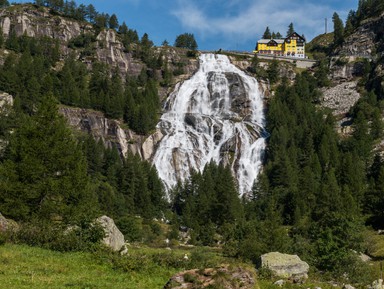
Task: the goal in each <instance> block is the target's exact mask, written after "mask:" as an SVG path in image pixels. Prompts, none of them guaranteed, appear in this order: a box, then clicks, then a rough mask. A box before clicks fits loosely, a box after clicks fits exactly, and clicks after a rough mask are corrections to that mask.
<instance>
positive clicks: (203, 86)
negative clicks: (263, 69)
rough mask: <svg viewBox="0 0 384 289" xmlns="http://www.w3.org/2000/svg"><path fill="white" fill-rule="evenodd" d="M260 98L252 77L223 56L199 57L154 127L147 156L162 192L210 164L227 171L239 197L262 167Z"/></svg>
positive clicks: (177, 87)
mask: <svg viewBox="0 0 384 289" xmlns="http://www.w3.org/2000/svg"><path fill="white" fill-rule="evenodd" d="M264 122H265V120H264V106H263V95H262V94H261V93H260V91H259V86H258V83H257V81H256V79H255V78H253V77H251V76H249V75H247V74H246V73H244V72H243V71H242V70H240V69H238V68H237V67H236V66H234V65H233V64H231V62H230V61H229V59H228V57H227V56H224V55H216V54H203V55H201V56H200V66H199V70H198V71H197V72H196V73H195V74H194V75H193V76H192V77H191V78H190V79H188V80H186V81H184V82H183V83H179V84H178V85H177V86H176V88H175V91H174V92H173V93H171V94H170V96H169V98H168V100H167V102H166V104H165V113H164V114H163V116H162V117H161V120H160V122H159V124H158V128H159V129H160V130H161V131H162V133H163V134H164V137H163V139H162V140H161V142H160V143H159V145H158V148H157V150H156V153H155V155H154V157H153V164H154V165H155V166H156V168H157V170H158V173H159V176H160V178H161V179H162V180H163V181H164V183H165V184H166V186H167V187H168V188H171V187H173V186H174V185H176V184H177V181H178V180H181V181H183V180H185V179H186V178H188V177H189V175H190V171H191V169H194V170H197V171H202V170H203V169H204V166H205V165H206V164H207V163H209V162H210V161H212V160H213V161H215V162H216V163H217V164H219V163H223V164H224V165H229V166H231V169H232V172H233V175H234V176H235V178H236V180H237V183H238V190H239V193H240V194H241V195H242V194H244V193H248V192H250V191H251V189H252V185H253V182H254V180H255V179H256V177H257V175H258V174H259V172H260V169H261V166H262V159H263V154H264V150H265V137H264V135H265V132H264Z"/></svg>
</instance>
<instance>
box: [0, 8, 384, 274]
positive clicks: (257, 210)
mask: <svg viewBox="0 0 384 289" xmlns="http://www.w3.org/2000/svg"><path fill="white" fill-rule="evenodd" d="M5 2H7V1H5ZM1 5H2V6H8V5H9V3H1ZM33 5H35V6H36V7H41V6H45V7H48V8H49V9H51V10H52V11H53V12H54V13H57V14H60V15H64V16H65V17H69V18H71V19H76V20H79V21H88V22H89V23H91V24H92V25H93V27H94V28H95V29H96V30H95V31H102V30H103V29H114V30H115V31H116V33H117V34H118V36H119V37H120V39H121V40H122V42H123V43H124V47H125V49H126V51H127V52H130V53H132V55H133V57H134V58H135V59H136V60H140V61H141V62H142V63H144V68H143V70H142V71H141V72H140V74H139V75H138V76H129V75H127V76H125V77H124V76H122V75H121V73H120V72H119V70H118V69H117V68H116V67H110V66H109V65H107V64H105V63H101V62H98V61H96V60H94V61H93V62H92V65H91V66H89V65H88V66H87V64H86V63H85V62H84V61H79V58H81V59H85V58H87V57H92V56H94V50H95V43H96V38H95V35H96V34H95V35H93V34H91V33H84V34H82V35H81V36H79V37H77V38H76V39H72V40H71V41H70V42H69V43H68V47H67V48H68V49H69V51H70V52H71V53H69V54H68V55H66V56H65V57H64V56H63V54H62V53H61V51H60V43H59V42H58V41H56V40H53V39H51V38H48V37H46V38H45V37H44V38H32V37H28V36H26V35H23V36H17V35H16V34H15V33H11V34H10V35H9V37H7V38H6V39H5V38H4V36H3V35H0V48H1V49H6V50H7V51H9V53H8V54H7V55H6V56H5V57H4V61H3V63H2V64H1V65H0V91H3V92H6V93H9V94H11V95H12V96H13V97H14V103H13V106H12V107H6V106H5V107H3V108H2V111H1V113H0V141H1V142H0V212H1V214H3V215H4V216H5V217H7V218H10V219H13V220H15V221H17V222H19V223H20V224H23V225H24V229H21V230H20V232H19V233H18V235H17V234H16V236H1V238H0V239H1V240H3V241H4V240H6V241H7V242H16V243H26V244H29V245H34V246H36V245H37V246H41V247H45V248H50V249H53V250H58V251H79V250H80V251H82V250H89V247H90V246H88V245H89V244H90V243H92V244H93V243H96V241H98V240H99V239H100V236H99V235H98V234H97V233H98V232H95V230H94V228H93V227H92V226H91V225H90V224H91V222H92V220H94V218H95V217H97V216H100V215H107V216H110V217H112V218H113V219H114V220H115V222H116V224H117V225H118V227H119V228H120V229H121V231H122V232H123V233H124V234H125V236H126V238H127V240H128V241H130V242H142V243H146V244H149V245H151V246H159V243H160V241H159V236H165V237H166V238H168V239H169V240H171V242H174V243H175V244H178V242H179V240H180V236H181V231H180V230H181V229H182V230H186V231H188V232H189V234H190V240H189V244H191V245H195V246H212V247H214V246H220V248H221V249H222V252H223V254H224V256H226V257H230V258H237V259H239V260H243V261H247V262H252V263H253V264H257V263H258V260H259V257H260V255H261V254H264V253H267V252H271V251H279V252H283V253H292V254H298V255H299V256H300V257H301V258H302V259H303V260H306V261H307V262H308V263H310V265H311V266H313V267H314V268H316V270H317V271H319V272H326V273H327V274H330V276H342V275H343V274H344V273H347V274H348V275H349V276H350V280H352V281H351V282H360V281H361V279H359V278H362V277H364V276H365V275H364V274H365V273H364V272H365V271H366V270H368V269H367V268H366V266H365V265H364V264H362V263H361V261H360V260H359V259H358V258H357V255H356V254H355V253H354V251H357V252H365V251H366V247H365V246H366V245H365V242H364V233H365V232H366V230H369V229H372V228H373V229H383V228H382V226H383V224H384V211H383V208H384V159H383V157H382V155H381V154H380V152H379V151H378V150H377V149H376V147H377V144H379V143H380V142H381V140H382V138H383V129H384V127H383V121H382V112H383V109H384V102H383V99H384V94H383V90H382V85H381V84H380V83H379V82H378V80H377V78H376V75H375V72H374V68H375V66H374V65H371V64H369V63H367V65H366V66H365V70H364V75H363V78H362V81H361V83H360V87H359V89H361V92H362V97H361V99H360V100H359V101H358V102H357V103H356V104H355V105H354V106H353V107H352V108H351V110H350V111H349V112H348V116H349V117H350V118H351V122H352V133H351V135H350V136H348V137H345V136H341V135H340V134H339V133H338V132H337V131H336V130H335V127H336V119H335V117H334V116H333V115H332V113H331V112H330V111H329V110H327V109H325V108H322V107H321V106H320V105H319V102H320V98H321V92H320V88H321V87H325V86H328V85H330V84H329V79H328V78H327V72H328V71H327V63H326V61H324V60H322V61H320V62H319V64H318V65H317V67H315V69H314V70H313V71H303V72H301V73H298V74H297V76H296V79H295V80H294V81H293V82H291V81H290V80H288V79H287V78H285V77H281V76H280V75H279V73H278V63H277V61H272V62H271V63H270V65H269V67H268V68H267V69H265V70H263V68H262V67H260V65H259V62H260V60H258V59H257V57H255V58H254V59H253V61H252V64H251V66H250V68H249V69H248V72H249V73H251V74H254V75H255V77H259V78H264V77H265V78H269V79H270V83H271V85H272V88H273V90H274V91H275V94H274V97H272V98H270V99H269V100H268V103H267V112H266V119H267V121H266V123H267V131H268V133H269V137H268V140H267V142H268V145H267V152H266V156H265V164H264V170H263V172H262V174H261V175H260V176H259V178H258V180H257V181H256V182H255V184H254V187H253V190H252V192H251V193H250V194H249V195H246V196H243V197H242V198H240V197H239V195H238V192H237V188H236V181H235V179H234V178H233V176H232V174H231V170H230V168H228V167H224V166H223V165H221V164H216V163H210V164H209V165H207V166H206V167H205V169H204V171H202V172H192V175H191V177H190V178H189V179H188V180H187V181H186V182H184V183H179V184H178V185H177V186H176V187H174V188H173V189H172V190H171V191H170V192H168V194H167V192H166V190H165V188H164V185H163V184H162V181H161V180H160V178H159V176H158V174H157V171H156V169H155V168H154V167H153V166H151V164H150V163H148V162H146V161H142V160H141V159H140V157H139V156H138V155H133V154H131V153H129V154H128V155H127V156H126V157H123V156H122V155H121V154H120V153H119V151H118V149H117V148H115V147H112V148H107V147H105V146H104V145H103V143H102V142H101V141H99V140H95V139H94V138H93V137H92V136H90V135H88V134H85V133H80V132H78V131H74V130H72V129H71V128H69V126H68V124H67V122H66V120H65V119H64V117H63V116H62V115H61V114H59V112H58V107H59V106H71V107H79V108H86V109H93V110H97V111H101V112H103V113H104V114H105V116H106V117H109V118H114V119H120V120H121V121H123V122H124V123H125V124H126V125H127V127H129V128H130V129H131V130H133V131H134V132H135V133H137V134H138V135H142V136H147V135H149V134H150V133H151V132H152V131H153V130H154V128H155V126H156V124H157V122H158V118H159V113H160V112H161V99H160V97H159V92H158V91H159V89H161V88H164V87H165V88H169V87H171V86H172V78H173V77H174V76H177V75H178V74H181V73H180V71H179V72H178V71H176V70H173V71H171V70H170V69H169V67H168V66H167V63H165V62H164V61H163V55H162V54H159V53H157V52H155V47H154V45H153V42H152V41H151V40H150V39H149V36H148V35H147V34H144V35H143V36H142V37H141V38H139V37H138V35H137V32H136V31H135V30H132V29H130V28H128V27H127V25H126V24H125V23H122V24H121V25H120V24H119V21H118V19H117V17H116V15H114V14H113V15H111V16H110V15H108V14H105V13H99V12H97V11H96V10H95V8H94V7H93V5H92V4H90V5H88V6H85V5H82V4H81V5H77V4H76V3H75V2H74V1H65V2H64V1H35V2H34V3H33ZM383 11H384V7H383V1H381V0H379V1H375V0H366V1H364V0H361V1H359V7H358V9H357V11H356V12H355V11H351V12H350V14H349V16H348V19H347V21H346V24H345V26H344V24H343V23H341V24H342V26H343V27H342V28H343V31H342V34H339V36H337V35H338V34H337V33H338V32H337V29H336V28H337V25H339V24H340V23H339V22H338V16H337V15H334V23H335V25H336V26H335V29H336V30H335V39H334V47H337V46H340V45H342V42H343V37H346V36H347V35H348V33H352V31H353V30H354V29H356V28H357V27H358V25H359V24H360V23H361V22H362V21H363V20H364V19H367V18H369V17H373V16H377V15H378V14H380V13H382V12H383ZM292 25H293V24H292ZM267 32H268V33H270V31H269V29H268V31H267ZM268 33H267V34H268ZM279 35H280V33H279ZM279 37H280V36H279ZM175 46H177V47H183V48H186V51H187V50H189V49H190V51H188V52H187V54H188V57H192V58H194V57H196V54H195V53H196V49H197V43H196V41H195V40H194V37H193V34H189V33H186V34H183V35H179V37H177V38H176V41H175ZM75 52H80V53H75ZM191 52H193V53H191ZM58 64H60V65H58ZM378 83H379V84H378ZM158 220H164V221H167V222H168V223H167V224H168V225H169V228H170V229H169V230H168V231H166V232H163V231H162V228H161V226H160V225H159V222H158ZM68 225H77V226H80V227H82V228H84V234H82V235H81V236H77V239H76V240H67V241H65V242H64V241H63V239H65V234H64V233H63V232H64V231H65V229H66V228H67V227H68ZM47 232H51V234H48V233H47ZM52 232H54V233H52ZM57 232H60V233H57ZM4 242H5V241H4ZM85 244H88V245H85ZM218 244H220V245H218ZM86 248H87V249H86Z"/></svg>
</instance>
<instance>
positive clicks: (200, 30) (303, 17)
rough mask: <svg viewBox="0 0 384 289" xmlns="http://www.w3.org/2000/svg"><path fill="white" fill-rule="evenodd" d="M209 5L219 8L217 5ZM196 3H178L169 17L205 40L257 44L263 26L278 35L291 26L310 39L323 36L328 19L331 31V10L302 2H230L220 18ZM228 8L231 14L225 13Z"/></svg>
mask: <svg viewBox="0 0 384 289" xmlns="http://www.w3.org/2000/svg"><path fill="white" fill-rule="evenodd" d="M211 1H212V2H215V4H216V5H217V4H218V2H217V1H214V0H211ZM197 2H198V0H194V1H193V0H179V1H178V2H177V5H176V8H175V9H174V10H173V11H172V14H173V15H174V16H175V17H176V18H177V19H178V20H179V21H180V23H181V24H182V26H183V27H184V28H187V29H189V31H190V32H193V33H196V34H198V35H199V36H200V37H202V38H204V39H205V38H207V37H211V36H220V35H222V36H223V37H224V38H227V39H230V38H233V37H236V39H237V40H239V41H247V40H250V39H255V40H257V38H259V37H260V36H261V35H262V33H263V32H264V30H265V27H266V26H269V27H270V29H271V31H275V32H277V31H279V32H280V33H281V34H283V35H285V33H286V31H287V28H288V25H289V23H291V22H293V23H294V26H295V30H296V31H297V32H298V33H300V34H305V36H306V37H307V38H309V39H311V38H312V37H314V36H316V35H318V34H320V33H322V32H324V18H328V19H329V21H328V22H329V25H328V26H329V27H332V22H331V17H332V14H333V11H334V10H333V8H331V7H329V6H324V4H317V3H309V2H306V1H303V0H291V1H289V2H288V1H287V2H286V3H288V4H282V2H283V1H281V0H255V1H246V0H243V1H239V0H231V1H229V3H227V4H226V5H221V6H220V7H217V9H219V11H220V12H221V11H222V13H220V14H221V15H219V16H217V13H216V16H211V15H210V14H209V11H210V10H209V9H212V6H210V7H209V9H208V8H207V6H203V5H200V6H197ZM245 2H246V3H245ZM284 2H285V1H284ZM211 4H212V3H211ZM240 5H242V6H240ZM204 7H205V8H204ZM229 7H231V9H234V10H232V11H228V10H229ZM241 7H243V8H241ZM236 9H237V10H236ZM233 11H237V12H236V14H233V13H229V12H233ZM216 12H217V11H216ZM344 14H345V11H342V13H340V15H341V16H344ZM228 15H230V16H228Z"/></svg>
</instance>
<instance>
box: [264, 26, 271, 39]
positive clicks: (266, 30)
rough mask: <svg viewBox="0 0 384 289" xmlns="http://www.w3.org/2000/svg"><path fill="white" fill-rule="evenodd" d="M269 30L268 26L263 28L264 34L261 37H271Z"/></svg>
mask: <svg viewBox="0 0 384 289" xmlns="http://www.w3.org/2000/svg"><path fill="white" fill-rule="evenodd" d="M271 37H272V35H271V31H270V30H269V27H268V26H267V28H265V31H264V34H263V39H271Z"/></svg>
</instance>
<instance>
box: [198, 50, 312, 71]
mask: <svg viewBox="0 0 384 289" xmlns="http://www.w3.org/2000/svg"><path fill="white" fill-rule="evenodd" d="M200 52H202V53H223V54H232V55H238V56H247V57H253V55H254V53H252V52H245V51H234V50H221V49H220V50H217V51H207V50H205V51H204V50H201V51H200ZM257 57H258V58H259V59H265V60H273V59H276V60H281V61H287V62H291V63H295V64H296V66H297V67H298V68H311V67H313V66H314V65H315V64H316V62H317V61H316V60H313V59H308V58H297V57H288V56H276V55H261V54H258V55H257Z"/></svg>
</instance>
